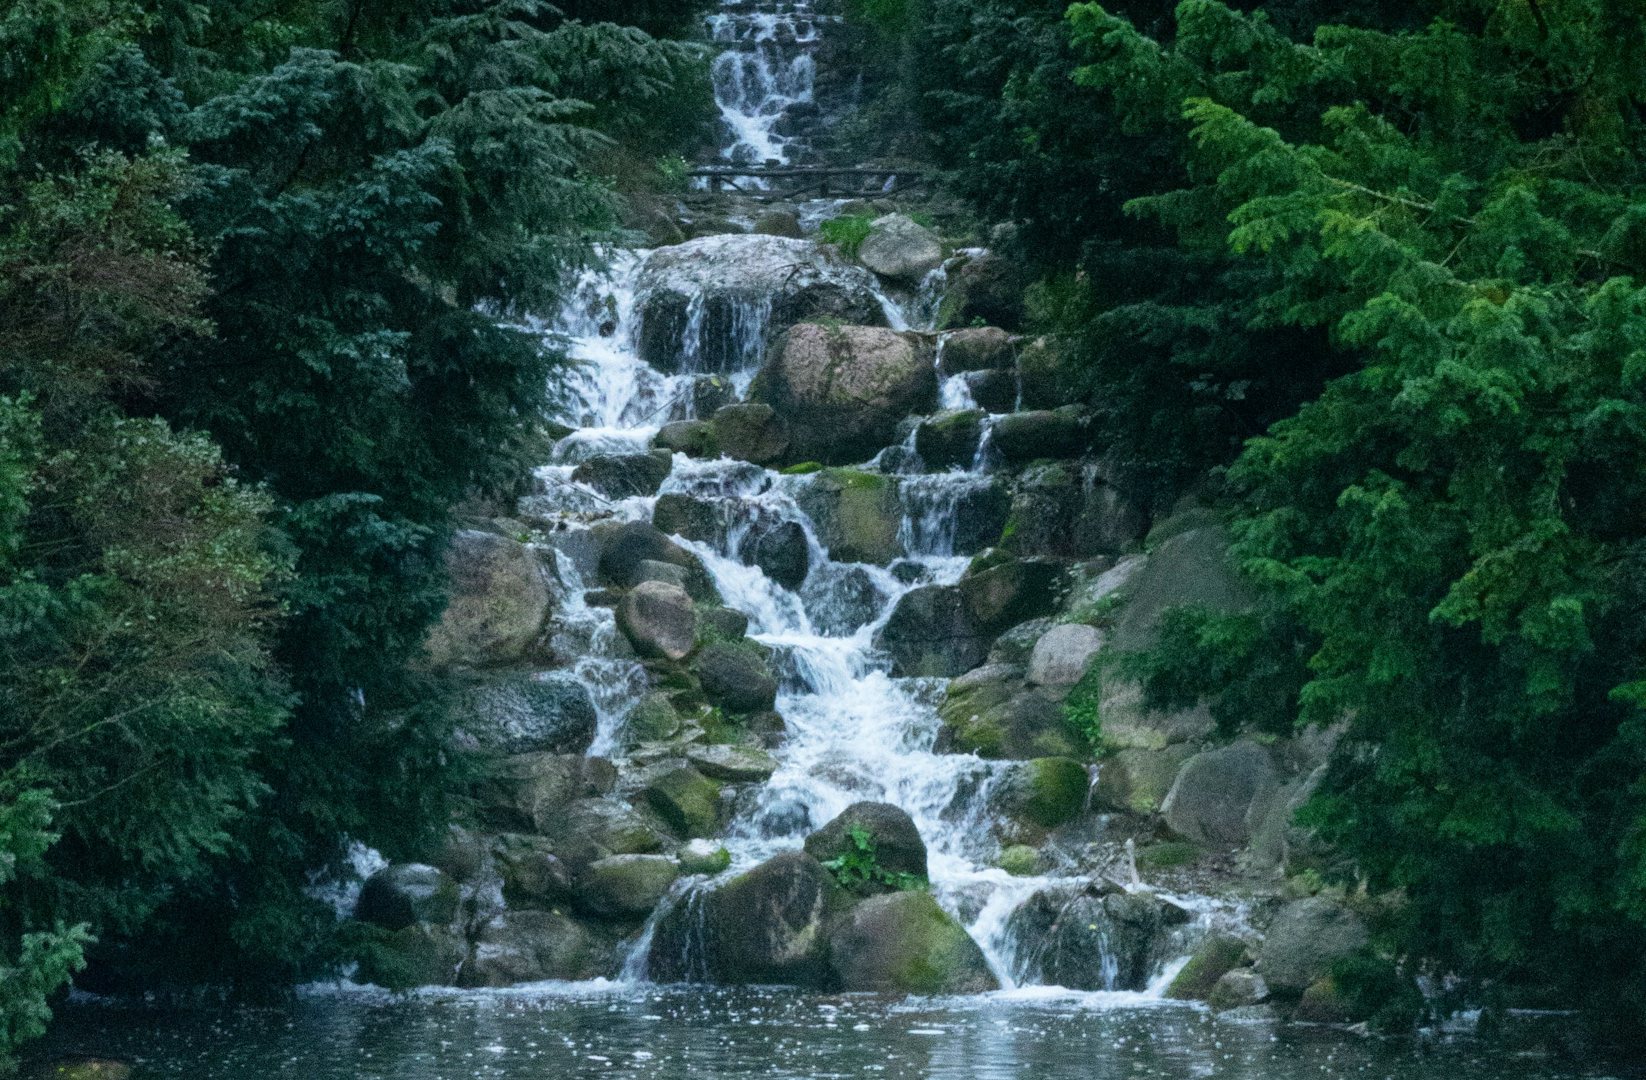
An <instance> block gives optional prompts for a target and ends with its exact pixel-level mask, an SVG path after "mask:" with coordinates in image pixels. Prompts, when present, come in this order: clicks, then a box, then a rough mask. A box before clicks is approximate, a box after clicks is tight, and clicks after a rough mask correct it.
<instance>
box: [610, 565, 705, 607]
mask: <svg viewBox="0 0 1646 1080" xmlns="http://www.w3.org/2000/svg"><path fill="white" fill-rule="evenodd" d="M648 581H655V582H658V583H660V584H663V585H673V586H674V587H675V588H677V589H679V590H680V591H681V592H683V593H686V594H687V595H688V596H690V595H691V590H690V589H689V588H688V586H689V585H690V584H691V574H690V573H689V572H688V571H687V570H686V568H685V567H684V566H676V565H675V564H674V563H666V562H659V561H658V560H656V559H641V560H640V562H639V563H637V564H636V565H635V568H634V578H633V582H634V584H636V585H644V584H645V583H646V582H648ZM619 602H620V603H621V601H619Z"/></svg>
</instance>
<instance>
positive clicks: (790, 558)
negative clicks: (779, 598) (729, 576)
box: [737, 521, 812, 589]
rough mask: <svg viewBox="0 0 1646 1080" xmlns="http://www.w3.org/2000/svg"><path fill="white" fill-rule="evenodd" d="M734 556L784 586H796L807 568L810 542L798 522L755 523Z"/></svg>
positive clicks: (803, 580) (810, 556) (810, 555)
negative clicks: (757, 568)
mask: <svg viewBox="0 0 1646 1080" xmlns="http://www.w3.org/2000/svg"><path fill="white" fill-rule="evenodd" d="M737 555H738V558H740V559H742V560H743V561H744V562H745V563H748V564H749V565H751V566H758V567H760V569H761V570H762V571H763V572H764V573H765V575H766V576H767V577H769V578H771V579H772V581H774V582H776V583H777V584H779V585H781V586H783V587H784V588H785V589H798V588H800V586H801V585H802V584H803V583H804V582H805V580H806V572H807V570H809V569H810V568H811V558H812V552H811V542H810V541H809V540H807V539H806V530H805V528H804V527H802V526H801V524H800V523H799V522H798V521H770V522H761V523H757V524H755V525H754V526H752V527H751V528H750V529H749V531H748V533H747V534H746V535H745V536H744V537H743V542H742V543H741V544H739V545H738V548H737Z"/></svg>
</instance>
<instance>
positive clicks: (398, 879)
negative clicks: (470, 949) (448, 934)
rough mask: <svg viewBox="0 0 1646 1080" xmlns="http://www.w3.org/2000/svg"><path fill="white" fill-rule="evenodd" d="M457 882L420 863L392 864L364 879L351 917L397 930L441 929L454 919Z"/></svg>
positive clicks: (386, 928)
mask: <svg viewBox="0 0 1646 1080" xmlns="http://www.w3.org/2000/svg"><path fill="white" fill-rule="evenodd" d="M457 900H458V892H457V882H455V881H453V880H452V879H451V878H449V877H447V876H446V875H445V874H442V873H441V872H440V871H439V870H436V869H435V868H434V867H432V866H428V865H426V864H424V863H396V864H395V865H393V866H386V867H384V868H383V869H381V870H379V871H378V872H377V873H375V874H373V875H372V876H371V877H369V878H367V879H366V883H365V885H363V886H362V887H361V889H360V899H359V900H358V901H356V902H355V905H354V917H355V918H357V919H359V920H360V921H361V922H369V923H372V924H373V925H375V926H381V927H382V928H383V929H385V930H400V929H403V928H405V927H408V926H410V925H412V924H413V923H433V924H435V925H444V924H446V923H449V922H451V921H452V919H453V918H454V917H455V916H456V915H457Z"/></svg>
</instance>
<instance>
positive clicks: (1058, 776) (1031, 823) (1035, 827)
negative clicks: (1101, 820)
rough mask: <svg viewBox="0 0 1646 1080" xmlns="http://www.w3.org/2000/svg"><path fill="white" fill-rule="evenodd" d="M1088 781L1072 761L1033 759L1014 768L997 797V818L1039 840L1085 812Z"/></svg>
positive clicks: (1055, 758) (1089, 784)
mask: <svg viewBox="0 0 1646 1080" xmlns="http://www.w3.org/2000/svg"><path fill="white" fill-rule="evenodd" d="M1090 788H1091V777H1090V776H1089V775H1088V774H1087V772H1086V767H1085V766H1084V765H1082V764H1080V762H1078V761H1075V760H1073V759H1072V758H1060V757H1053V758H1035V759H1033V760H1031V761H1025V762H1024V763H1023V764H1022V765H1021V766H1018V767H1017V768H1015V769H1014V770H1013V771H1012V772H1011V773H1010V774H1009V778H1008V779H1007V781H1006V783H1005V785H1004V787H1003V788H1002V789H1001V790H1000V792H999V795H998V803H997V808H998V810H999V811H1000V813H1001V814H1003V815H1004V816H1005V817H1007V818H1009V819H1011V820H1012V821H1013V822H1015V823H1017V824H1018V825H1019V826H1020V827H1026V828H1027V830H1028V832H1029V834H1030V835H1037V836H1041V835H1044V834H1045V832H1046V831H1047V830H1050V829H1055V828H1057V827H1058V826H1059V825H1062V824H1064V823H1065V822H1069V821H1073V820H1074V819H1075V818H1077V817H1079V816H1080V815H1081V813H1082V812H1083V811H1084V810H1085V809H1086V792H1087V791H1088V790H1089V789H1090Z"/></svg>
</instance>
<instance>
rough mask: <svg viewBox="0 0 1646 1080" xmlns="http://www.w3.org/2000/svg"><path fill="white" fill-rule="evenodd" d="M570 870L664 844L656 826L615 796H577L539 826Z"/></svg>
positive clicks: (648, 850)
mask: <svg viewBox="0 0 1646 1080" xmlns="http://www.w3.org/2000/svg"><path fill="white" fill-rule="evenodd" d="M538 828H539V829H541V830H542V832H543V836H544V839H546V840H547V841H548V842H549V847H550V850H552V851H553V852H554V853H555V854H556V856H557V857H558V858H559V859H560V860H561V861H562V862H563V863H565V864H566V866H567V868H568V869H570V870H571V871H572V872H574V873H575V872H577V871H580V870H581V869H582V868H583V867H585V866H587V865H589V864H590V863H592V862H596V861H598V860H600V859H604V858H607V857H608V856H611V855H650V854H652V853H654V852H657V851H660V850H661V849H662V848H663V846H664V840H663V837H662V836H661V835H660V834H659V833H658V830H657V828H656V827H654V826H653V825H652V824H651V822H649V821H648V820H646V818H644V817H642V816H641V815H640V814H638V813H636V812H635V811H634V808H633V807H631V806H629V805H628V804H626V803H622V802H618V801H617V800H616V799H579V800H577V801H576V802H573V803H568V804H567V805H566V806H564V807H562V808H561V810H560V811H559V812H558V813H557V814H555V815H554V816H553V817H552V818H549V819H546V820H544V821H543V822H542V823H541V824H540V825H539V826H538Z"/></svg>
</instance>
